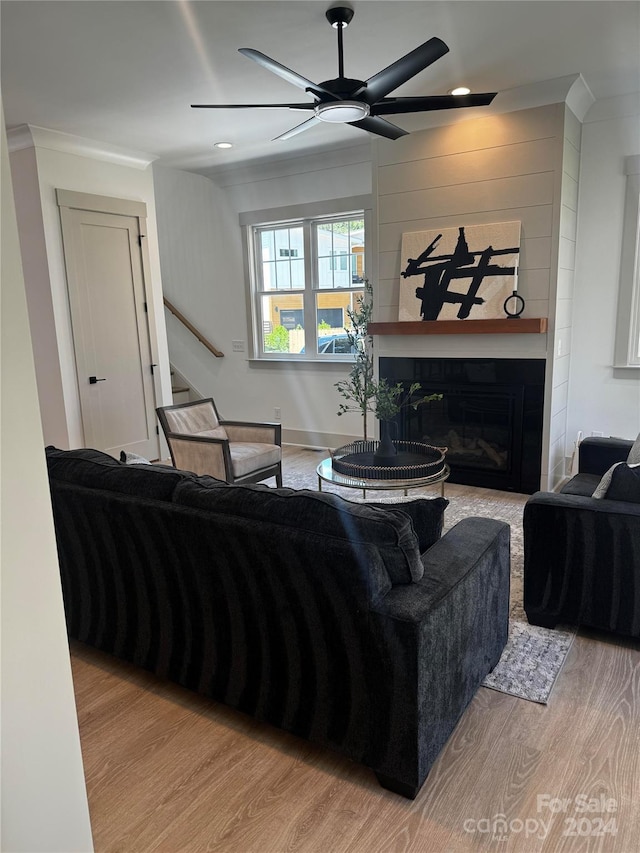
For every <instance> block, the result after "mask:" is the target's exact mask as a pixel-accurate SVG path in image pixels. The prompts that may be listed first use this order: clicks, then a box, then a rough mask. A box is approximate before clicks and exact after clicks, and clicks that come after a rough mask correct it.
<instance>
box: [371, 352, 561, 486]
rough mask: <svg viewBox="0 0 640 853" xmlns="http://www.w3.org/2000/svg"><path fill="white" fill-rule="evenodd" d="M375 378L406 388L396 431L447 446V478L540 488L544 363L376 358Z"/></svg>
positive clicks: (477, 483)
mask: <svg viewBox="0 0 640 853" xmlns="http://www.w3.org/2000/svg"><path fill="white" fill-rule="evenodd" d="M379 371H380V378H381V379H386V380H387V381H388V382H389V384H391V385H395V384H397V383H401V384H402V385H403V386H404V387H405V388H407V389H408V388H409V386H410V385H411V384H412V383H415V382H419V383H420V388H419V390H418V391H417V392H416V393H415V395H414V399H416V400H418V399H420V398H421V397H423V396H425V395H426V394H434V393H439V394H442V400H439V401H433V402H430V403H424V404H422V405H419V406H418V407H417V408H415V409H414V408H413V407H411V406H406V407H405V408H403V409H402V411H401V412H400V413H399V415H398V416H397V418H396V425H397V426H396V429H397V437H398V438H400V439H404V440H405V441H420V442H424V443H427V444H432V445H435V446H436V447H447V448H448V450H447V463H448V464H449V467H450V468H451V475H450V477H449V480H450V482H452V483H461V484H464V485H470V486H484V487H485V488H492V489H501V490H506V491H514V492H521V493H524V494H531V493H533V492H535V491H537V490H538V489H539V488H540V471H541V458H542V413H543V401H544V373H545V362H544V360H542V359H512V358H509V359H502V358H489V359H487V358H381V359H380V362H379Z"/></svg>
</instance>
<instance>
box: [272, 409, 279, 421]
mask: <svg viewBox="0 0 640 853" xmlns="http://www.w3.org/2000/svg"><path fill="white" fill-rule="evenodd" d="M273 417H274V418H275V419H276V420H277V421H279V420H280V406H276V407H275V409H274V410H273Z"/></svg>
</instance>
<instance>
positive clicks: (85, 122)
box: [1, 0, 640, 173]
mask: <svg viewBox="0 0 640 853" xmlns="http://www.w3.org/2000/svg"><path fill="white" fill-rule="evenodd" d="M334 5H351V6H352V8H354V9H355V17H354V20H353V22H352V23H351V25H350V26H349V27H348V29H347V30H346V31H345V33H344V53H345V76H348V77H354V78H358V79H362V80H365V79H367V78H368V77H370V76H371V75H372V74H375V73H376V72H377V71H379V70H380V69H382V68H384V67H386V66H387V65H389V64H390V63H391V62H394V61H395V60H396V59H397V58H399V57H400V56H402V55H404V54H405V53H408V52H409V51H410V50H412V49H413V48H415V47H417V46H418V45H419V44H421V43H422V42H424V41H427V40H428V39H429V38H431V37H432V36H434V35H435V36H438V37H440V38H442V39H443V40H444V41H445V42H446V43H447V44H448V45H449V47H450V53H449V54H447V55H446V56H445V57H443V58H442V59H440V60H439V61H438V62H436V63H435V64H434V65H432V66H431V67H429V68H428V69H426V70H425V71H423V72H421V73H420V74H419V75H417V76H416V77H415V78H413V79H412V80H410V81H409V82H408V83H406V84H405V85H404V86H402V87H401V88H400V89H398V90H396V92H394V93H392V94H394V95H431V94H444V93H446V92H447V91H448V90H449V89H451V88H452V87H453V86H455V85H458V84H461V83H466V84H467V85H469V86H470V87H471V88H472V90H473V91H475V92H483V91H485V92H486V91H489V92H490V91H498V92H499V93H500V94H499V95H498V97H497V98H496V99H495V100H494V103H493V105H492V107H491V108H482V109H483V111H484V112H491V111H493V110H494V109H495V110H496V111H498V112H499V111H502V110H503V109H504V105H505V104H506V103H507V101H506V100H505V99H508V98H509V97H511V100H510V101H509V108H514V107H515V106H517V105H518V103H519V102H518V101H517V98H516V96H519V94H520V93H521V92H522V93H524V92H527V93H529V94H530V93H531V91H533V90H534V89H535V88H536V86H537V85H538V84H543V83H544V81H549V80H554V79H555V78H562V77H566V76H568V75H577V74H582V76H583V78H584V80H585V82H586V84H587V86H588V87H589V89H590V90H591V92H592V93H593V95H594V96H595V98H596V99H600V98H606V97H610V96H614V95H620V94H628V93H632V92H638V91H640V60H639V57H640V3H638V2H613V0H605V2H597V1H596V0H593V1H592V0H587V2H583V1H582V0H568V2H555V0H521V2H520V0H502V1H500V0H499V1H498V2H483V0H472V1H471V2H464V0H454V2H422V0H410V2H402V1H401V0H391V2H388V0H387V1H386V2H385V0H354V2H349V0H346V2H343V3H340V2H339V0H323V2H317V0H305V2H298V0H280V2H270V0H258V1H257V2H250V0H232V2H214V0H199V2H187V0H182V2H169V0H167V2H154V0H142V2H137V0H125V2H122V0H108V2H102V1H101V0H96V2H91V0H80V2H58V0H45V2H28V1H25V0H2V4H1V28H2V29H1V34H2V54H1V60H2V94H3V103H4V111H5V120H6V125H7V128H13V127H17V126H19V125H22V124H31V125H36V126H39V127H45V128H50V129H53V130H58V131H62V132H64V133H70V134H75V135H79V136H83V137H87V138H89V139H95V140H100V141H101V142H105V143H109V144H112V145H117V146H122V147H125V148H129V149H135V150H137V151H142V152H147V153H149V154H151V155H154V156H156V157H158V158H159V159H160V161H161V162H163V163H166V164H167V165H174V166H178V167H181V168H187V169H191V170H193V171H202V172H204V173H207V172H211V171H212V170H215V169H218V168H220V167H225V166H228V165H229V164H238V163H240V162H243V161H252V160H257V159H261V158H265V157H270V156H274V157H282V156H283V155H284V156H286V155H288V154H300V153H303V152H305V151H310V150H316V149H318V148H322V147H331V146H339V147H344V146H348V145H351V144H357V143H360V142H363V141H366V140H367V138H368V134H366V133H365V132H364V131H361V130H359V129H357V128H352V127H349V126H344V125H342V126H341V125H322V124H320V125H317V126H315V127H314V128H312V129H311V130H309V131H307V132H306V133H301V134H299V135H297V136H295V137H293V138H292V139H290V140H288V141H278V142H273V141H271V140H272V138H273V137H274V136H276V135H278V134H280V133H282V132H283V131H285V130H287V129H288V128H290V127H293V126H294V125H296V124H299V123H300V122H301V121H302V120H303V119H304V118H305V117H306V116H305V115H304V114H301V113H299V112H289V111H287V110H282V111H280V110H278V111H273V110H268V111H267V110H251V111H231V110H230V111H206V110H192V109H190V106H189V105H190V104H191V103H243V102H254V103H255V102H258V103H259V102H280V101H282V102H290V101H303V100H305V98H306V97H308V96H306V95H305V94H304V93H303V92H301V90H299V89H297V88H295V87H294V86H292V85H291V84H289V83H287V82H286V81H284V80H282V79H281V78H280V77H277V76H275V75H274V74H272V73H270V72H269V71H267V70H265V69H263V68H261V67H259V66H258V65H256V64H255V63H254V62H252V61H251V60H249V59H247V58H246V57H244V56H242V55H241V54H239V53H238V52H237V50H238V48H240V47H252V48H255V49H257V50H259V51H261V52H262V53H266V54H267V55H269V56H270V57H272V58H274V59H276V60H277V61H278V62H280V63H282V64H283V65H286V66H288V67H289V68H292V69H293V70H295V71H297V72H298V73H299V74H301V75H303V76H304V77H307V78H308V79H310V80H313V81H314V82H322V81H324V80H327V79H331V78H333V77H336V76H337V73H338V71H337V40H336V31H335V30H333V29H332V28H331V27H330V26H329V24H328V23H327V21H326V18H325V12H326V10H327V9H328V8H329V7H330V6H334ZM521 87H522V88H521ZM542 88H544V86H543V87H542ZM514 90H515V94H514ZM547 90H549V86H548V85H547ZM501 103H502V108H501ZM522 105H523V106H528V104H527V103H525V102H524V101H523V102H522ZM452 113H454V111H448V112H447V113H446V114H444V113H441V114H432V115H431V116H429V115H418V116H396V117H392V120H393V121H394V122H395V123H397V124H398V125H400V126H401V127H404V128H405V129H406V130H409V131H411V130H415V129H418V128H420V127H425V126H428V124H429V123H430V122H431V120H432V118H434V117H436V120H437V121H439V122H443V121H446V120H447V116H451V115H452ZM455 113H456V115H458V113H460V114H462V113H464V117H465V118H468V117H471V115H474V114H477V112H476V111H474V110H461V111H455ZM301 116H302V117H301ZM221 140H224V141H229V142H232V143H233V144H234V147H233V149H231V150H230V151H220V150H217V149H214V148H213V147H212V146H213V143H214V142H216V141H221ZM388 144H393V143H388Z"/></svg>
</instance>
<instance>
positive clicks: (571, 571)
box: [524, 438, 640, 638]
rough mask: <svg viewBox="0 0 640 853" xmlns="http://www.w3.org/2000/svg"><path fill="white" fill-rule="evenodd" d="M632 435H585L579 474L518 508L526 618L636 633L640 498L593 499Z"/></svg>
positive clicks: (639, 625) (639, 633)
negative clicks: (521, 522) (625, 437)
mask: <svg viewBox="0 0 640 853" xmlns="http://www.w3.org/2000/svg"><path fill="white" fill-rule="evenodd" d="M633 445H634V443H633V441H626V440H622V439H615V438H587V439H585V440H584V441H583V442H582V444H581V445H580V448H579V473H578V474H577V475H576V476H575V477H573V478H572V479H571V480H570V481H569V482H568V483H567V484H566V485H565V486H564V487H563V489H562V490H561V492H560V493H559V494H556V493H550V492H537V493H536V494H534V495H532V496H531V498H529V500H528V501H527V504H526V506H525V509H524V609H525V611H526V613H527V618H528V620H529V622H531V623H532V624H534V625H541V626H544V627H548V628H553V627H555V625H556V624H558V623H566V624H574V625H585V626H588V627H591V628H596V629H600V630H605V631H612V632H615V633H618V634H623V635H627V636H631V637H636V638H640V503H636V502H633V501H629V500H612V499H610V498H609V497H604V498H594V497H592V495H593V492H594V490H595V489H596V487H597V486H598V484H599V483H600V480H601V478H602V475H603V474H604V473H605V472H606V471H607V470H609V468H611V466H612V465H614V464H615V463H617V462H624V461H626V460H627V458H628V455H629V451H630V450H631V448H632V446H633Z"/></svg>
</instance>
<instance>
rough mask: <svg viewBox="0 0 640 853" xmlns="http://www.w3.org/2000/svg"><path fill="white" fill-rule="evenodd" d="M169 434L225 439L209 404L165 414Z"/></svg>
mask: <svg viewBox="0 0 640 853" xmlns="http://www.w3.org/2000/svg"><path fill="white" fill-rule="evenodd" d="M165 417H166V419H167V424H168V425H169V430H170V431H171V432H178V433H181V434H182V435H203V436H205V437H207V438H226V437H227V433H226V430H225V428H224V427H223V426H220V422H219V421H218V418H217V417H216V413H215V410H214V408H213V406H212V405H211V403H200V404H199V405H195V406H188V407H186V406H185V408H184V409H173V410H170V411H167V412H165Z"/></svg>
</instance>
